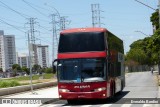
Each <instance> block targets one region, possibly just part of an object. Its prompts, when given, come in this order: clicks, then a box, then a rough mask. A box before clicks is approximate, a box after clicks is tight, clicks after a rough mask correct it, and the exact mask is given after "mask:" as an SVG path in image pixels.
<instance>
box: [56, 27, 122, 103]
mask: <svg viewBox="0 0 160 107" xmlns="http://www.w3.org/2000/svg"><path fill="white" fill-rule="evenodd" d="M56 61H57V78H58V92H59V98H60V99H65V100H67V101H68V103H72V102H73V101H74V100H77V99H105V98H108V97H111V96H113V95H114V94H115V93H117V92H120V91H122V90H123V88H124V86H125V72H124V48H123V41H122V40H121V39H119V38H118V37H116V36H115V35H114V34H112V33H111V32H110V31H108V30H107V29H105V28H75V29H68V30H64V31H62V32H61V33H60V39H59V46H58V54H57V60H56Z"/></svg>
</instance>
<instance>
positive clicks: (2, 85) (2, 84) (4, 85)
mask: <svg viewBox="0 0 160 107" xmlns="http://www.w3.org/2000/svg"><path fill="white" fill-rule="evenodd" d="M19 85H20V83H18V82H17V81H15V80H12V81H0V88H7V87H14V86H19Z"/></svg>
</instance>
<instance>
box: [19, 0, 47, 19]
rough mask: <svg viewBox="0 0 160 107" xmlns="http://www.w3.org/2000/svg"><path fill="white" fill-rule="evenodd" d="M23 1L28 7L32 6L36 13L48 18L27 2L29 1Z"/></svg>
mask: <svg viewBox="0 0 160 107" xmlns="http://www.w3.org/2000/svg"><path fill="white" fill-rule="evenodd" d="M22 1H23V2H24V3H26V4H27V5H28V6H30V7H31V8H32V9H34V10H35V11H37V12H38V13H39V14H41V15H43V16H45V17H47V16H46V15H45V14H44V13H42V12H40V11H39V10H38V9H36V8H35V7H33V6H32V4H31V3H29V2H27V1H25V0H22Z"/></svg>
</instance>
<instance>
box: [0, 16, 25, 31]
mask: <svg viewBox="0 0 160 107" xmlns="http://www.w3.org/2000/svg"><path fill="white" fill-rule="evenodd" d="M0 21H1V22H2V23H4V24H6V25H8V26H11V27H13V28H15V29H17V30H19V31H21V32H23V33H25V31H23V30H21V29H19V28H18V27H16V26H14V25H11V24H9V23H7V22H6V21H4V20H2V19H0Z"/></svg>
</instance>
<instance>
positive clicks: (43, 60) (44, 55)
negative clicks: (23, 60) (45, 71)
mask: <svg viewBox="0 0 160 107" xmlns="http://www.w3.org/2000/svg"><path fill="white" fill-rule="evenodd" d="M37 56H38V58H37V59H38V65H40V66H41V67H43V68H46V67H49V52H48V45H37Z"/></svg>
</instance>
